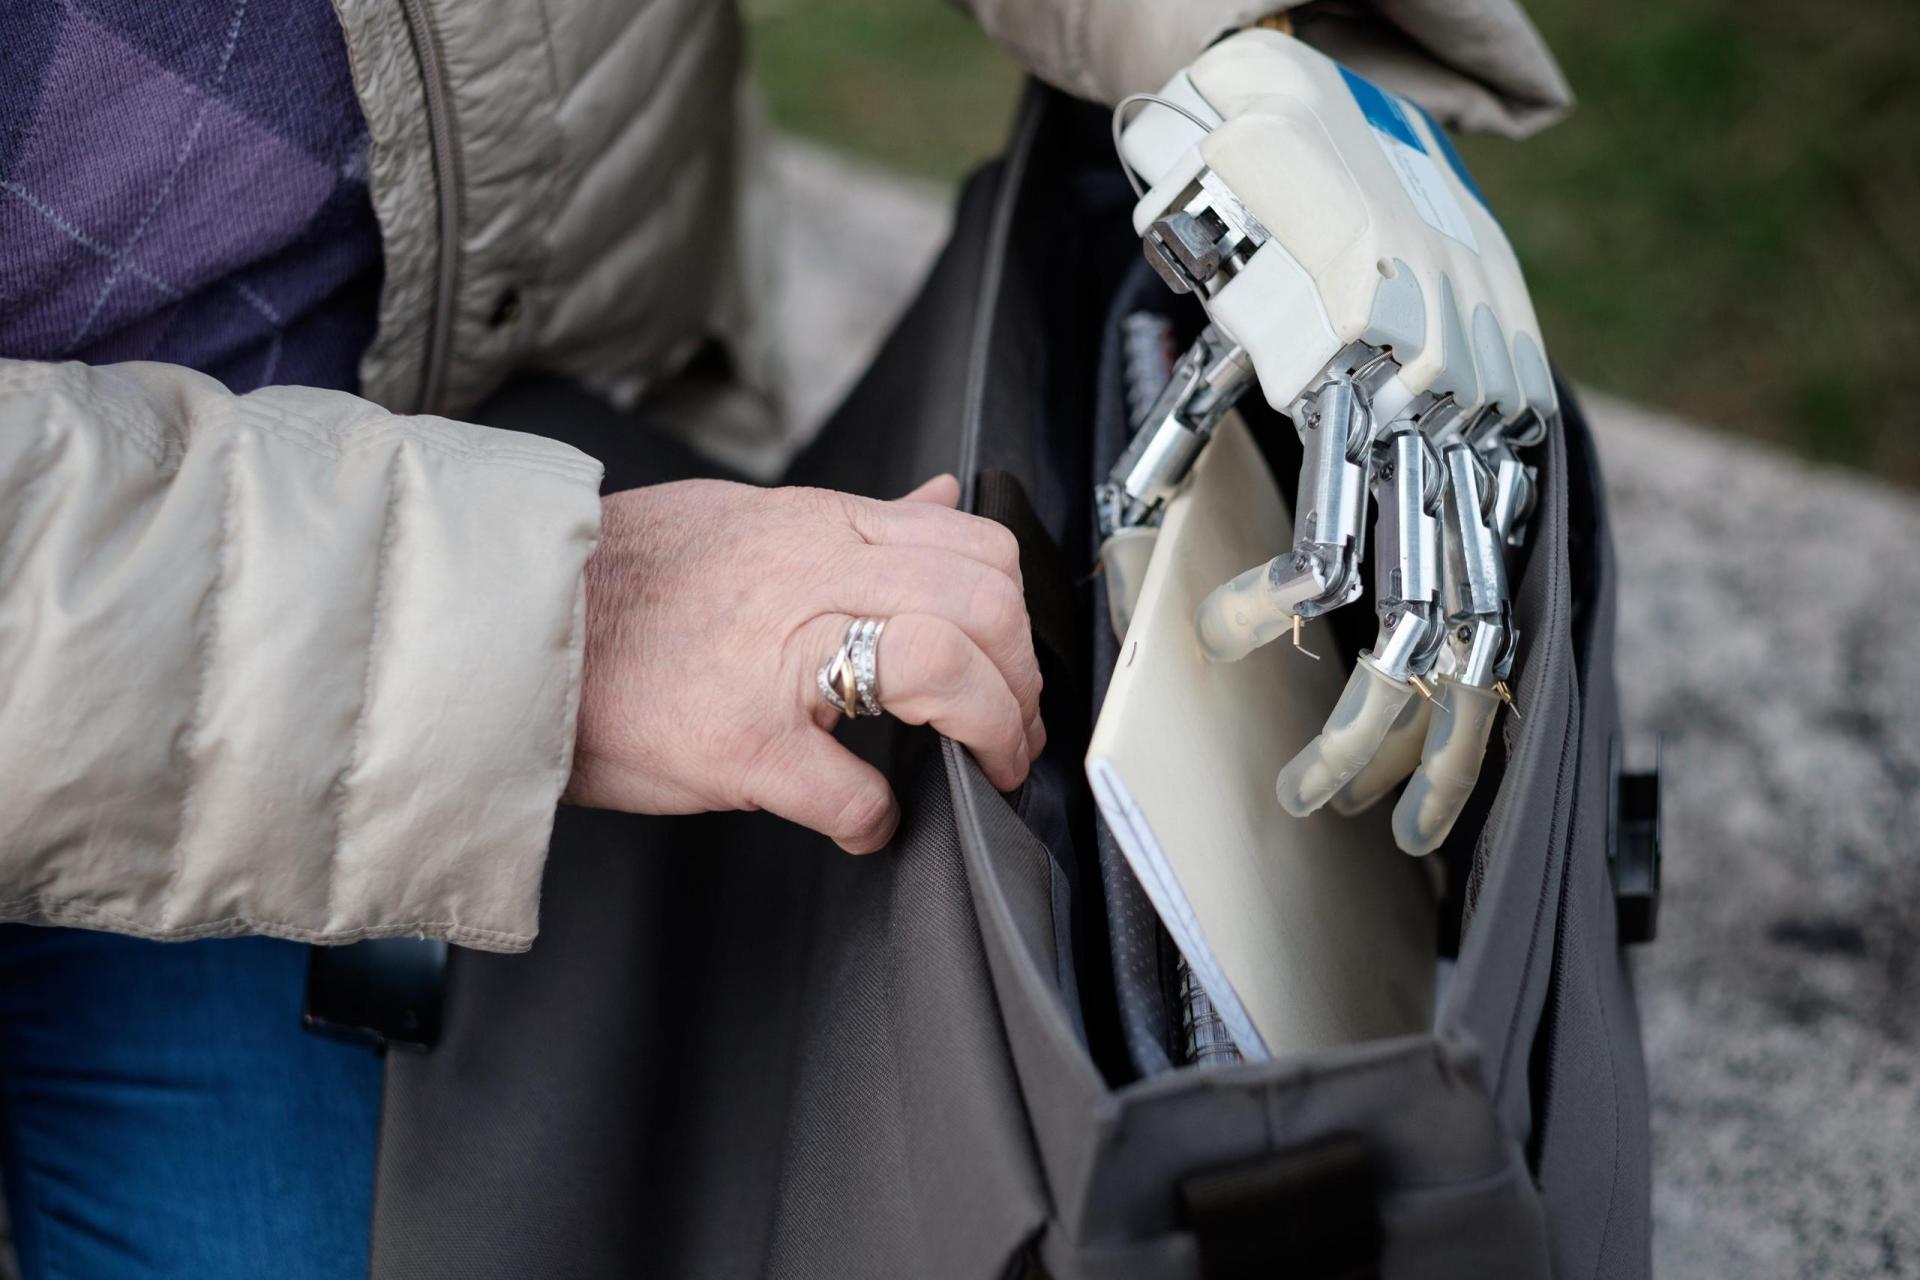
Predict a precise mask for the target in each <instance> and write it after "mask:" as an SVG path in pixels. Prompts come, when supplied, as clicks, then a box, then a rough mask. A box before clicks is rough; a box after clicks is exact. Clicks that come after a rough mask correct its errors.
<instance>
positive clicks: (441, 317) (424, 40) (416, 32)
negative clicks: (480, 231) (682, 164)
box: [401, 0, 460, 413]
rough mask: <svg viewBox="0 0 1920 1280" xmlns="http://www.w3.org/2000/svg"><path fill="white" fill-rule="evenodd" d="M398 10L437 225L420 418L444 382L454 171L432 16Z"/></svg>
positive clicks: (421, 9)
mask: <svg viewBox="0 0 1920 1280" xmlns="http://www.w3.org/2000/svg"><path fill="white" fill-rule="evenodd" d="M401 7H402V9H403V10H404V11H405V13H406V16H407V29H408V31H409V32H410V33H411V34H412V36H413V53H414V57H415V59H416V60H417V61H418V62H419V64H420V80H421V83H422V85H423V86H424V87H425V90H426V100H427V132H428V136H429V140H430V142H431V146H432V150H433V177H434V185H435V188H436V190H435V193H434V194H435V201H436V204H437V205H438V208H439V223H440V249H439V254H438V262H437V263H436V265H435V270H434V287H433V309H432V311H431V312H430V313H429V314H428V316H427V359H426V367H425V369H424V370H423V371H422V373H421V378H420V395H419V398H418V400H417V401H416V403H415V405H414V412H416V413H426V412H429V411H430V410H432V409H433V408H435V407H436V406H437V405H438V404H439V403H440V394H441V391H442V390H443V386H444V383H445V381H446V373H447V347H448V344H449V342H450V340H451V337H452V329H453V291H454V280H455V279H456V277H457V274H458V268H459V254H460V208H459V191H460V186H459V169H458V165H457V162H456V161H457V158H456V155H455V152H454V139H453V122H452V114H451V112H450V111H449V110H448V107H447V92H446V83H445V79H444V77H443V74H442V69H441V63H440V40H439V36H438V33H437V32H436V31H435V30H434V25H433V15H432V14H430V13H429V12H428V11H427V0H401Z"/></svg>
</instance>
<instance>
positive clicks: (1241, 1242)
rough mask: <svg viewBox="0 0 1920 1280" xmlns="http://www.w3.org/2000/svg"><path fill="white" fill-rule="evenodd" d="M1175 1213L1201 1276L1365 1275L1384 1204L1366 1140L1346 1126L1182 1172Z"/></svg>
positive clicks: (1376, 1268)
mask: <svg viewBox="0 0 1920 1280" xmlns="http://www.w3.org/2000/svg"><path fill="white" fill-rule="evenodd" d="M1179 1194H1180V1212H1181V1217H1182V1220H1183V1222H1184V1224H1185V1225H1186V1227H1187V1229H1188V1230H1190V1231H1191V1232H1192V1233H1193V1236H1194V1240H1195V1241H1196V1243H1197V1244H1198V1246H1199V1250H1200V1273H1201V1274H1202V1275H1203V1276H1205V1277H1206V1280H1253V1278H1254V1277H1259V1278H1260V1280H1271V1277H1274V1276H1286V1277H1288V1280H1371V1278H1372V1277H1377V1276H1378V1275H1379V1274H1380V1249H1381V1239H1382V1235H1381V1229H1380V1205H1379V1200H1378V1188H1377V1185H1376V1182H1375V1178H1374V1172H1373V1161H1372V1158H1371V1156H1370V1155H1369V1153H1368V1151H1367V1144H1366V1142H1365V1141H1364V1140H1363V1139H1361V1138H1359V1137H1358V1136H1356V1135H1352V1134H1342V1135H1339V1136H1337V1137H1332V1138H1327V1139H1325V1140H1324V1141H1321V1142H1317V1143H1314V1144H1313V1145H1312V1146H1307V1147H1301V1148H1299V1149H1297V1150H1294V1151H1286V1152H1282V1153H1280V1154H1279V1155H1274V1156H1268V1157H1266V1158H1264V1159H1260V1160H1255V1161H1252V1162H1250V1163H1247V1164H1242V1165H1234V1166H1232V1167H1230V1168H1226V1169H1211V1170H1208V1171H1207V1172H1205V1173H1196V1174H1192V1175H1190V1176H1188V1177H1187V1178H1184V1179H1182V1180H1181V1182H1180V1186H1179Z"/></svg>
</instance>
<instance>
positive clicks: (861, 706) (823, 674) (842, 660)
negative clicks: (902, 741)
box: [814, 618, 887, 720]
mask: <svg viewBox="0 0 1920 1280" xmlns="http://www.w3.org/2000/svg"><path fill="white" fill-rule="evenodd" d="M886 629H887V623H886V619H884V618H855V619H854V620H853V622H852V624H851V625H849V626H848V627H847V637H846V639H844V640H842V641H841V642H840V647H839V648H838V649H836V650H835V651H834V654H833V656H832V657H830V658H828V659H827V660H826V661H825V662H824V663H822V664H821V666H820V670H819V672H818V673H817V674H816V676H815V677H814V682H815V683H816V684H817V685H818V686H819V687H820V696H821V697H823V698H825V699H826V700H827V705H828V706H830V707H832V708H833V709H834V710H835V711H838V712H839V713H840V714H841V715H843V716H845V717H846V718H847V719H849V720H857V719H859V718H860V717H861V716H877V715H881V714H883V708H882V707H881V706H880V676H879V652H880V633H881V632H883V631H885V630H886Z"/></svg>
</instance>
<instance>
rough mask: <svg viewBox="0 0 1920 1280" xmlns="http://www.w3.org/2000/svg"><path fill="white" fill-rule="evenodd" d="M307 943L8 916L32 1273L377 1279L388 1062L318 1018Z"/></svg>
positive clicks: (9, 988)
mask: <svg viewBox="0 0 1920 1280" xmlns="http://www.w3.org/2000/svg"><path fill="white" fill-rule="evenodd" d="M306 961H307V957H306V948H305V947H303V946H299V945H297V944H295V943H290V942H277V941H272V940H269V939H265V938H235V939H231V940H221V941H208V942H187V943H160V942H146V941H142V940H139V939H134V938H125V937H119V936H117V935H113V934H105V933H92V932H87V931H83V930H78V929H41V928H34V927H31V926H27V925H0V1178H4V1180H5V1184H6V1193H7V1206H8V1210H9V1215H10V1217H11V1218H12V1222H13V1235H14V1240H15V1247H16V1249H17V1250H18V1253H19V1256H20V1264H21V1270H22V1274H23V1276H24V1280H151V1278H157V1277H168V1278H169V1280H172V1278H173V1277H194V1278H195V1280H228V1278H229V1277H240V1276H246V1277H250V1278H251V1277H259V1276H267V1277H271V1278H272V1280H335V1278H336V1277H338V1278H340V1280H344V1278H345V1277H349V1276H365V1275H366V1273H367V1249H368V1239H369V1227H370V1224H371V1221H372V1213H373V1165H374V1147H375V1140H376V1137H377V1133H378V1129H379V1120H380V1082H381V1063H380V1059H379V1058H378V1056H376V1055H375V1054H374V1052H373V1051H372V1050H369V1049H364V1048H361V1047H359V1046H356V1045H351V1044H343V1043H340V1042H337V1041H331V1040H326V1039H322V1038H321V1037H318V1036H314V1035H311V1034H308V1033H307V1032H305V1031H303V1030H301V1027H300V1009H301V1000H302V993H303V989H304V983H305V978H306Z"/></svg>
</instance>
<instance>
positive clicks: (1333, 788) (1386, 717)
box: [1274, 662, 1413, 818]
mask: <svg viewBox="0 0 1920 1280" xmlns="http://www.w3.org/2000/svg"><path fill="white" fill-rule="evenodd" d="M1412 696H1413V688H1412V686H1411V685H1406V684H1402V683H1401V682H1400V681H1398V680H1393V679H1389V678H1388V677H1386V676H1383V675H1381V674H1380V673H1379V672H1378V671H1376V670H1374V669H1373V668H1372V667H1371V666H1369V665H1368V664H1367V663H1365V662H1362V663H1360V664H1359V665H1357V666H1356V667H1354V669H1353V674H1352V675H1351V676H1349V677H1348V678H1347V687H1346V689H1345V690H1344V691H1342V693H1341V694H1340V701H1339V702H1337V703H1335V704H1334V708H1333V714H1332V715H1330V716H1328V717H1327V723H1326V727H1325V728H1324V729H1322V730H1321V731H1320V734H1319V736H1317V737H1316V738H1314V740H1313V741H1312V742H1309V743H1308V744H1307V745H1306V747H1305V748H1304V749H1303V750H1302V751H1301V752H1300V754H1298V755H1296V756H1295V757H1294V758H1293V759H1291V760H1289V761H1287V763H1286V766H1285V767H1284V768H1282V769H1281V770H1280V776H1279V777H1278V778H1276V779H1274V794H1275V795H1276V796H1277V797H1278V798H1279V800H1280V807H1281V808H1282V809H1285V810H1286V811H1287V812H1288V813H1290V814H1292V815H1293V816H1294V817H1296V818H1303V817H1305V816H1306V815H1307V814H1309V813H1312V812H1313V811H1314V810H1316V809H1318V808H1319V807H1320V806H1321V805H1323V804H1325V803H1327V801H1329V800H1331V799H1332V798H1333V797H1334V795H1335V794H1336V793H1337V792H1338V791H1339V790H1340V789H1341V788H1342V787H1344V786H1346V785H1347V782H1348V781H1349V780H1350V779H1351V778H1352V777H1353V776H1354V775H1355V774H1357V773H1359V772H1360V770H1361V769H1363V768H1365V767H1366V764H1367V762H1368V761H1369V760H1371V759H1373V757H1374V754H1375V752H1377V751H1378V750H1379V748H1380V743H1381V741H1382V740H1383V739H1384V738H1385V737H1386V736H1387V731H1388V730H1389V729H1391V728H1392V727H1393V723H1394V720H1395V719H1396V718H1397V717H1398V716H1399V714H1400V711H1401V708H1402V707H1404V706H1405V705H1406V701H1407V699H1408V698H1411V697H1412Z"/></svg>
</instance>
